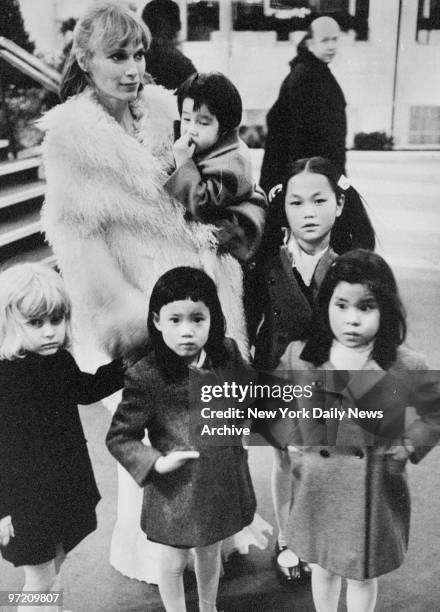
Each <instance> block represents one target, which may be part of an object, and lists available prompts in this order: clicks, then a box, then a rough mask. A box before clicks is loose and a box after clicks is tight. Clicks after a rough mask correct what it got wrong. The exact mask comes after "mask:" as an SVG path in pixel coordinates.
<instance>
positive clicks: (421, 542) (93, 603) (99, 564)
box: [0, 151, 440, 612]
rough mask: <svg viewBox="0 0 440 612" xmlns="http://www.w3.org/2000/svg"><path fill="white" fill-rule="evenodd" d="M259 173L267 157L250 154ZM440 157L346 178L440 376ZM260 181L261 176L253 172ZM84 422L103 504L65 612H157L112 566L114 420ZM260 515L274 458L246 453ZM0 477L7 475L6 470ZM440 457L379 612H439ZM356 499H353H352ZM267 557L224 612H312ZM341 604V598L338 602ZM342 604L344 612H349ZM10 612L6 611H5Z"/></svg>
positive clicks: (191, 597) (415, 489)
mask: <svg viewBox="0 0 440 612" xmlns="http://www.w3.org/2000/svg"><path fill="white" fill-rule="evenodd" d="M253 157H254V165H255V167H256V168H257V167H258V164H259V163H260V162H261V152H260V151H253ZM439 170H440V152H428V151H424V152H389V153H378V152H365V153H360V152H350V153H349V156H348V176H349V179H350V181H351V182H352V183H353V185H354V186H355V187H356V188H357V189H358V190H359V191H360V192H361V193H362V194H363V195H364V197H365V199H366V201H367V203H368V206H369V210H370V213H371V216H372V219H373V222H374V225H375V228H376V231H377V234H378V238H379V243H380V245H379V251H380V252H381V253H382V254H384V256H385V257H386V258H387V260H388V261H389V262H390V264H391V265H392V267H393V268H394V271H395V273H396V277H397V280H398V283H399V286H400V289H401V293H402V298H403V301H404V303H405V305H406V307H407V311H408V323H409V334H408V341H409V343H410V344H411V345H412V346H413V347H414V348H417V349H418V350H420V351H422V352H424V353H425V354H426V355H427V357H428V359H429V361H430V363H431V365H432V366H433V367H436V368H439V367H440V325H439V324H438V314H439V307H438V305H439V303H440V299H439V298H440V223H439V221H440V171H439ZM256 173H258V172H257V171H256ZM81 417H82V420H83V424H84V429H85V433H86V437H87V439H88V443H89V449H90V454H91V457H92V462H93V465H94V469H95V474H96V478H97V481H98V486H99V489H100V491H101V495H102V501H101V502H100V504H99V506H98V525H99V527H98V529H97V531H96V532H94V533H93V534H91V535H90V536H89V537H88V538H86V539H85V540H84V541H83V542H81V544H80V545H79V546H78V547H77V548H76V549H75V550H74V551H73V552H72V553H71V554H70V555H69V558H68V559H67V561H66V562H65V564H64V566H63V569H62V583H63V588H64V606H65V608H68V609H69V610H72V611H73V612H161V611H163V607H162V606H161V603H160V597H159V594H158V590H157V587H155V586H153V585H147V584H145V583H142V582H138V581H136V580H130V579H128V578H125V577H124V576H122V575H121V574H119V573H118V572H117V571H116V570H114V569H113V568H112V567H111V566H110V565H109V562H108V558H109V547H110V537H111V532H112V527H113V524H114V521H115V517H116V466H115V463H114V460H113V459H112V458H111V457H110V455H109V453H108V452H107V450H106V448H105V445H104V437H105V433H106V431H107V428H108V425H109V423H110V414H109V413H108V412H107V410H106V409H105V408H104V407H103V406H102V405H101V404H97V405H95V406H94V407H91V408H90V407H89V408H81ZM249 457H250V467H251V474H252V477H253V481H254V485H255V490H256V495H257V500H258V511H259V513H260V514H261V515H262V516H263V518H265V519H266V520H267V521H269V522H270V523H272V524H274V517H273V511H272V505H271V500H270V490H269V482H270V470H271V450H270V449H268V448H265V447H252V448H251V449H250V453H249ZM0 468H1V466H0ZM439 473H440V448H436V449H434V450H433V451H432V452H431V453H430V454H429V455H428V456H427V458H426V459H424V461H423V462H422V463H421V464H420V465H418V466H412V465H411V466H409V482H410V487H411V491H412V520H411V536H410V547H409V551H408V554H407V557H406V560H405V563H404V564H403V566H402V567H401V568H399V569H398V570H396V571H395V572H392V573H391V574H388V575H386V576H382V577H381V578H380V579H379V597H378V603H377V612H439V611H440V581H439V579H438V577H439V575H440V518H439V517H440V495H439V477H438V474H439ZM349 493H350V492H349V491H347V494H349ZM272 551H273V538H272V539H271V542H270V546H269V548H268V549H267V550H263V551H261V550H259V549H256V548H252V549H251V550H250V553H249V555H246V556H241V557H234V558H233V559H232V560H231V561H230V562H229V563H228V564H227V566H226V576H225V577H224V578H223V579H222V580H221V584H220V591H219V600H218V603H219V605H218V608H219V610H224V611H225V612H313V610H314V607H313V603H312V598H311V594H310V589H309V586H308V585H300V586H297V587H295V588H293V589H286V588H284V587H282V586H281V585H280V584H279V583H278V581H277V579H276V576H275V574H274V572H273V568H272V554H273V552H272ZM22 583H23V574H22V570H20V568H17V569H15V568H13V567H12V566H10V565H9V564H8V563H6V562H5V561H3V560H1V559H0V590H16V589H20V587H21V585H22ZM186 587H187V601H188V610H189V612H196V610H197V605H196V590H195V583H194V578H193V574H191V573H190V572H188V574H187V576H186ZM341 601H343V598H342V599H341ZM344 609H345V607H344V605H343V603H341V606H340V612H341V611H342V610H344ZM11 610H14V608H11V607H2V606H1V605H0V612H9V611H11Z"/></svg>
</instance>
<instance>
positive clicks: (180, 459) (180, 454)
mask: <svg viewBox="0 0 440 612" xmlns="http://www.w3.org/2000/svg"><path fill="white" fill-rule="evenodd" d="M199 456H200V453H199V452H197V451H173V452H172V453H170V454H169V455H164V456H163V457H159V459H158V460H157V461H156V463H155V464H154V469H155V470H156V472H158V473H159V474H168V472H174V471H175V470H178V469H179V468H180V467H182V465H184V464H185V463H186V462H187V461H189V460H190V459H198V458H199Z"/></svg>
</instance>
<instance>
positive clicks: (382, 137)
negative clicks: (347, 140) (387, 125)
mask: <svg viewBox="0 0 440 612" xmlns="http://www.w3.org/2000/svg"><path fill="white" fill-rule="evenodd" d="M393 146H394V140H393V137H392V136H388V134H386V133H385V132H359V133H358V134H355V136H354V142H353V149H357V150H358V151H391V150H392V148H393Z"/></svg>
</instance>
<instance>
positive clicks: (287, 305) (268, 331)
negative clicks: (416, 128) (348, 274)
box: [252, 157, 375, 582]
mask: <svg viewBox="0 0 440 612" xmlns="http://www.w3.org/2000/svg"><path fill="white" fill-rule="evenodd" d="M279 197H282V198H283V199H284V206H283V211H284V214H283V216H284V220H283V225H285V226H287V233H286V235H285V240H284V245H283V246H281V247H280V248H279V252H278V253H277V254H276V255H274V256H273V257H272V258H270V259H269V260H268V261H265V263H264V265H263V266H261V268H259V269H257V275H256V277H255V278H257V279H258V286H257V287H256V288H255V289H254V290H253V291H252V295H253V296H254V299H253V300H252V303H253V315H254V316H255V319H254V326H255V327H256V326H257V325H259V329H258V333H257V335H256V339H255V341H254V344H255V359H254V364H255V366H256V367H257V368H259V369H263V370H273V369H274V368H275V367H276V366H277V365H278V362H279V360H280V357H281V355H282V354H283V353H284V351H285V349H286V347H287V345H288V344H289V342H292V341H293V340H299V339H301V338H305V337H306V335H307V333H308V327H309V325H310V321H311V319H312V309H313V306H314V302H315V301H316V296H317V294H318V290H319V287H320V285H321V282H322V280H323V278H324V276H325V274H326V272H327V270H328V269H329V267H330V266H331V264H332V262H333V261H334V260H335V259H336V257H337V255H338V254H342V253H344V252H345V251H348V250H349V249H353V248H357V247H366V248H370V249H373V248H374V244H375V238H374V231H373V228H372V226H371V223H370V220H369V218H368V215H367V213H366V210H365V207H364V205H363V203H362V199H361V197H360V195H359V194H358V192H357V191H356V190H355V189H354V188H353V187H351V186H350V184H349V183H348V181H347V179H346V178H345V177H344V176H343V175H341V173H340V172H339V171H338V170H337V169H336V167H335V166H334V165H333V164H332V163H331V162H330V161H329V160H327V159H324V158H322V157H311V158H308V159H301V160H298V161H297V162H296V163H295V164H294V166H293V168H292V170H291V173H290V176H289V178H288V180H287V182H286V186H285V189H284V190H283V192H282V194H280V196H279ZM292 469H293V465H292V461H291V458H290V455H289V453H287V452H285V451H282V450H279V449H274V465H273V470H272V499H273V504H274V510H275V516H276V520H277V524H278V529H279V535H278V539H277V543H276V549H275V558H274V562H275V567H276V570H277V572H278V574H279V576H280V579H281V580H282V582H292V581H294V580H295V579H297V578H300V577H301V566H299V565H298V559H297V557H296V555H294V554H292V551H290V550H289V549H287V542H286V534H285V531H286V524H287V519H288V516H289V511H290V505H291V500H292V490H293V489H292V488H293V472H292ZM302 567H303V568H304V569H305V571H307V566H306V565H304V564H303V565H302Z"/></svg>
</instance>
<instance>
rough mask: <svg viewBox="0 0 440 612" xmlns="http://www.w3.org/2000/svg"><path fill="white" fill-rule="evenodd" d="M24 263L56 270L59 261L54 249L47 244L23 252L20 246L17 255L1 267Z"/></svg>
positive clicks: (4, 262) (9, 258) (8, 259)
mask: <svg viewBox="0 0 440 612" xmlns="http://www.w3.org/2000/svg"><path fill="white" fill-rule="evenodd" d="M24 262H32V263H41V264H44V265H46V266H50V267H51V268H55V267H56V263H57V259H56V257H55V255H54V254H53V252H52V249H51V248H50V246H48V245H47V244H42V245H39V246H37V247H34V248H32V249H29V248H27V249H26V248H24V249H23V250H21V249H19V245H17V250H16V253H15V254H14V255H12V256H10V257H8V258H7V259H5V260H4V261H3V262H2V264H1V267H2V268H6V267H9V266H12V265H14V264H17V263H24Z"/></svg>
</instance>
